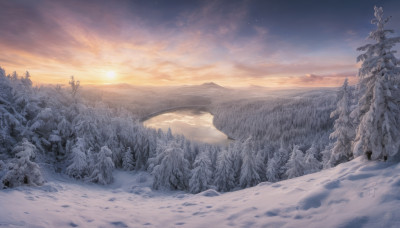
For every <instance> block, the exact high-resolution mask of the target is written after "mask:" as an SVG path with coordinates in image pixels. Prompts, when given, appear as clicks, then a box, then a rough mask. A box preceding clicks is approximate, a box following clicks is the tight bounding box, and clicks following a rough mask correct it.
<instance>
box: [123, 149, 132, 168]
mask: <svg viewBox="0 0 400 228" xmlns="http://www.w3.org/2000/svg"><path fill="white" fill-rule="evenodd" d="M133 157H134V155H133V153H132V150H131V148H130V147H128V149H127V150H126V151H125V154H124V159H123V161H122V167H123V168H124V169H125V170H133V169H134V168H135V161H134V159H133Z"/></svg>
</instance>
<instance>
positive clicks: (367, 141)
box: [353, 7, 400, 160]
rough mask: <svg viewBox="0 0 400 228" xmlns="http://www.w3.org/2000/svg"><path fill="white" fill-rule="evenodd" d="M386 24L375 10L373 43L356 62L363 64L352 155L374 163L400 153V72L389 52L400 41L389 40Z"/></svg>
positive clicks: (366, 47) (396, 38)
mask: <svg viewBox="0 0 400 228" xmlns="http://www.w3.org/2000/svg"><path fill="white" fill-rule="evenodd" d="M388 21H389V18H384V17H383V10H382V8H381V7H379V8H378V7H375V18H374V19H373V20H372V22H371V23H373V24H375V25H376V26H377V29H376V30H375V31H372V32H371V33H370V34H369V38H370V39H372V40H374V41H375V42H374V43H372V44H367V45H365V46H362V47H359V48H358V49H357V50H359V51H364V53H363V54H361V55H360V56H358V58H357V61H362V62H363V63H362V66H361V68H360V70H359V73H358V76H359V79H360V80H359V83H360V85H359V89H360V91H359V92H360V94H361V96H360V99H359V101H358V106H359V107H358V115H359V120H360V124H359V126H358V128H357V133H356V139H355V145H354V150H353V153H354V155H355V156H360V155H365V156H367V157H368V159H373V160H377V159H384V160H386V159H388V158H389V159H393V158H394V157H395V155H396V154H398V151H399V136H400V132H399V129H400V119H399V118H400V109H399V104H400V103H399V102H400V96H399V95H400V94H399V88H398V87H399V77H400V76H399V74H400V69H399V67H398V64H399V60H397V59H396V57H395V56H394V54H395V51H394V50H392V48H393V46H394V45H395V44H396V43H399V42H400V37H393V38H389V37H388V34H390V33H393V32H394V31H393V30H388V29H385V28H384V27H385V24H386V23H387V22H388Z"/></svg>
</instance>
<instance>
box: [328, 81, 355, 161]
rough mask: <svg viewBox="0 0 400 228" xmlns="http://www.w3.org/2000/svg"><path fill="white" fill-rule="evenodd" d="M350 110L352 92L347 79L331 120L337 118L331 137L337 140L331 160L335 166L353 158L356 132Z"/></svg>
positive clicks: (339, 94)
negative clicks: (352, 146) (352, 148)
mask: <svg viewBox="0 0 400 228" xmlns="http://www.w3.org/2000/svg"><path fill="white" fill-rule="evenodd" d="M350 108H351V91H350V89H349V86H348V80H347V78H346V80H345V81H344V83H343V86H342V88H341V89H340V91H339V93H338V103H337V107H336V110H335V111H333V112H332V113H331V118H333V117H337V119H336V120H335V124H334V131H333V132H332V134H331V135H330V138H331V139H336V142H335V143H334V146H333V149H332V154H331V158H330V159H331V161H330V163H331V164H333V165H337V164H339V163H342V162H346V161H348V160H350V159H351V157H352V156H353V153H352V151H351V143H352V141H353V139H354V136H355V130H354V126H353V122H352V120H351V119H350V112H351V110H350Z"/></svg>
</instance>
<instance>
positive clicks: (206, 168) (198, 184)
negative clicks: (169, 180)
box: [189, 154, 212, 193]
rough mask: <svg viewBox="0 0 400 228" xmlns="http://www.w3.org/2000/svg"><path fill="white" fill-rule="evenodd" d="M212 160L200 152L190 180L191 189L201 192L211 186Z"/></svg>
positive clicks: (193, 191) (191, 190)
mask: <svg viewBox="0 0 400 228" xmlns="http://www.w3.org/2000/svg"><path fill="white" fill-rule="evenodd" d="M210 166H211V162H210V159H209V158H208V157H207V156H206V155H205V154H199V155H198V156H197V158H196V160H195V162H194V169H193V170H192V171H191V175H190V180H189V191H190V192H191V193H199V192H202V191H205V190H207V189H208V188H209V185H210V182H211V174H212V173H211V170H210Z"/></svg>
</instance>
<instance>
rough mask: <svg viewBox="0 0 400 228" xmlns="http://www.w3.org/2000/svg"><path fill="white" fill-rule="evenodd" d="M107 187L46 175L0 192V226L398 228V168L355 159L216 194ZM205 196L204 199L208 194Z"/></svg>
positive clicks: (139, 182) (129, 183) (143, 181)
mask: <svg viewBox="0 0 400 228" xmlns="http://www.w3.org/2000/svg"><path fill="white" fill-rule="evenodd" d="M132 174H133V173H127V172H118V171H117V172H116V173H115V177H116V181H115V183H114V184H112V185H111V186H108V187H101V186H98V185H94V184H83V183H80V182H77V181H73V180H71V179H67V178H65V177H63V176H56V175H54V174H52V175H50V176H49V174H47V175H46V176H47V177H46V178H47V180H49V181H48V182H47V183H46V184H45V185H44V186H42V187H39V188H30V187H20V188H17V189H12V190H2V191H0V227H229V226H233V227H400V191H399V190H400V164H394V163H383V162H366V161H361V160H360V158H358V159H355V160H353V161H351V162H348V163H344V164H341V165H339V166H337V167H335V168H332V169H328V170H323V171H321V172H318V173H314V174H310V175H306V176H302V177H299V178H295V179H290V180H285V181H281V182H278V183H274V184H272V183H267V182H265V183H261V184H259V185H258V186H256V187H253V188H248V189H244V190H240V191H236V192H230V193H225V194H221V195H217V196H213V195H216V194H218V193H216V192H214V191H213V190H208V191H206V192H203V193H200V194H197V195H191V194H186V193H183V192H160V191H152V190H151V189H150V188H149V187H148V186H150V185H151V177H150V176H148V174H146V173H135V174H134V175H132ZM207 195H208V196H207Z"/></svg>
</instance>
